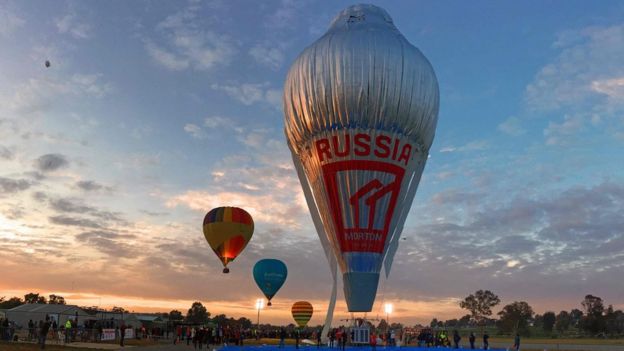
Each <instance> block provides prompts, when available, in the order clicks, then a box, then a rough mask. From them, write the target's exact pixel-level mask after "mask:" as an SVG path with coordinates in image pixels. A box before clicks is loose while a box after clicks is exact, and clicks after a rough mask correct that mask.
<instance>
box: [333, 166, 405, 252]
mask: <svg viewBox="0 0 624 351" xmlns="http://www.w3.org/2000/svg"><path fill="white" fill-rule="evenodd" d="M322 168H323V179H324V181H325V189H326V191H327V194H328V198H329V205H330V206H331V210H332V211H331V212H332V216H333V219H334V224H335V227H336V234H337V235H336V236H337V238H338V242H339V244H340V249H341V251H342V252H375V253H382V252H383V249H384V244H385V242H386V237H387V236H388V230H389V228H390V222H391V220H392V215H393V213H394V209H395V206H396V201H397V198H398V196H399V192H400V190H401V182H402V181H403V176H404V174H405V170H404V169H403V168H402V167H400V166H397V165H394V164H391V163H387V162H379V161H371V160H346V161H339V162H332V163H328V164H325V165H323V166H322ZM355 181H357V182H359V183H361V184H353V182H355ZM340 189H342V191H340Z"/></svg>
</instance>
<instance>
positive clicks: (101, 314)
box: [93, 311, 141, 328]
mask: <svg viewBox="0 0 624 351" xmlns="http://www.w3.org/2000/svg"><path fill="white" fill-rule="evenodd" d="M93 319H95V320H97V321H99V323H100V324H101V325H102V326H103V327H106V328H117V327H119V326H121V325H122V324H124V325H126V326H127V327H132V328H140V327H141V322H140V321H139V320H138V319H137V316H136V315H135V314H134V313H122V312H110V311H98V312H97V313H96V314H95V315H94V316H93Z"/></svg>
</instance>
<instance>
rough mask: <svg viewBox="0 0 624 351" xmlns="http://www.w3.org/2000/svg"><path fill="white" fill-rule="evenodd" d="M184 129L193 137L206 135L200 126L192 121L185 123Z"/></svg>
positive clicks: (197, 137)
mask: <svg viewBox="0 0 624 351" xmlns="http://www.w3.org/2000/svg"><path fill="white" fill-rule="evenodd" d="M184 131H185V132H187V133H188V134H190V135H191V136H192V137H193V138H195V139H203V138H205V137H206V134H204V132H203V131H202V129H201V127H199V126H198V125H196V124H193V123H187V124H186V125H184Z"/></svg>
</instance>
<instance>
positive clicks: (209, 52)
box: [145, 3, 236, 71]
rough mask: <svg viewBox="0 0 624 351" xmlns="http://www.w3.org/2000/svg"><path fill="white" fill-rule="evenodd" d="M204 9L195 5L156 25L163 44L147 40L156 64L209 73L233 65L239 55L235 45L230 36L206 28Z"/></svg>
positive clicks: (146, 42) (176, 69)
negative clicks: (235, 55)
mask: <svg viewBox="0 0 624 351" xmlns="http://www.w3.org/2000/svg"><path fill="white" fill-rule="evenodd" d="M200 10H201V4H199V3H191V4H190V5H189V6H187V7H186V8H185V9H183V10H181V11H179V12H177V13H175V14H172V15H170V16H167V17H166V18H165V19H164V20H163V21H161V22H160V23H159V24H158V25H157V26H156V32H157V33H158V34H159V35H160V38H159V42H160V44H158V43H157V42H156V41H155V40H152V39H148V40H146V41H145V49H146V50H147V52H148V54H149V55H150V56H151V57H152V59H153V60H154V61H155V62H156V63H158V64H160V65H162V66H164V67H165V68H167V69H169V70H173V71H180V70H185V69H189V68H192V69H195V70H199V71H205V70H208V69H211V68H213V67H215V66H218V65H227V64H229V62H230V61H231V58H232V57H233V55H234V54H235V53H236V48H235V46H234V44H233V43H232V42H231V40H230V39H229V37H228V36H227V35H225V34H223V33H217V32H215V31H212V30H208V29H205V28H203V26H202V25H201V23H202V19H203V17H204V16H203V14H202V15H200V14H199V12H200Z"/></svg>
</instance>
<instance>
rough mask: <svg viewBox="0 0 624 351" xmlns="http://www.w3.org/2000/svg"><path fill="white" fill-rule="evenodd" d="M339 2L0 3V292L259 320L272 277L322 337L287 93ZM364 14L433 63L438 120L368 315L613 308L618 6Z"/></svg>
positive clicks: (271, 316) (622, 177)
mask: <svg viewBox="0 0 624 351" xmlns="http://www.w3.org/2000/svg"><path fill="white" fill-rule="evenodd" d="M352 3H354V2H350V1H332V2H329V1H323V2H312V1H288V0H283V1H262V2H257V3H256V2H249V1H210V2H196V1H188V2H183V1H177V2H164V1H151V2H150V1H132V2H128V1H109V2H96V1H65V2H62V1H59V2H44V1H7V0H3V1H0V272H2V274H1V276H2V278H1V279H0V296H7V297H10V296H14V295H18V296H22V295H23V294H25V293H28V292H31V291H32V292H40V293H42V294H45V295H48V294H51V293H56V294H60V295H63V296H65V297H66V299H67V301H68V303H73V304H79V305H96V306H101V307H111V306H114V305H116V306H124V307H126V308H127V309H129V310H135V311H170V310H172V309H174V308H175V309H179V310H182V311H185V310H186V309H188V308H189V307H190V305H191V303H192V302H193V301H202V302H203V303H204V304H205V305H206V306H207V308H208V310H209V312H211V313H212V314H213V315H214V314H219V313H226V314H228V315H232V316H235V317H243V316H244V317H247V318H250V319H252V320H255V317H256V311H255V310H254V302H255V300H256V299H257V298H260V297H261V294H260V291H259V289H257V287H256V286H255V284H254V282H253V279H252V278H251V269H252V267H253V264H254V263H255V262H256V261H257V260H259V259H261V258H278V259H281V260H283V261H284V262H285V263H286V264H287V265H288V267H289V276H288V280H287V282H286V284H285V285H284V287H283V288H282V289H281V290H280V292H279V293H278V295H277V297H276V298H275V299H274V306H273V307H272V308H270V309H265V310H264V311H262V314H261V319H262V321H266V322H273V323H288V322H291V317H290V306H291V304H292V303H293V302H294V301H298V300H308V301H311V302H312V303H313V305H314V307H315V310H316V312H315V314H314V316H313V318H312V321H311V323H312V324H315V323H319V324H320V323H321V322H322V320H323V318H324V314H325V313H324V310H325V309H326V307H327V303H328V299H329V295H330V291H331V274H330V271H329V268H328V265H327V261H326V259H325V256H324V253H323V250H322V248H321V245H320V242H319V240H318V237H317V235H316V232H315V231H314V227H313V224H312V221H311V218H310V215H309V212H308V209H307V206H306V203H305V200H304V197H303V193H302V191H301V187H300V184H299V180H298V178H297V176H296V172H295V169H294V167H293V164H292V160H291V158H290V153H289V151H288V148H287V146H286V141H285V137H284V132H283V126H284V124H283V112H282V106H281V104H282V87H283V82H284V79H285V76H286V73H287V71H288V69H289V67H290V65H291V63H292V62H293V61H294V59H295V58H296V57H297V55H298V54H299V53H300V52H301V51H302V50H303V49H304V48H305V47H306V46H308V45H310V44H312V43H313V42H314V41H315V40H316V39H318V38H319V37H320V36H321V35H322V34H323V33H324V32H325V31H326V29H327V28H328V26H329V23H330V21H331V19H332V18H333V17H334V16H335V15H336V14H337V13H338V12H339V11H340V10H342V9H343V8H345V7H347V6H349V5H351V4H352ZM378 5H380V6H382V7H383V8H384V9H386V10H387V12H388V13H389V14H390V16H392V18H393V20H394V23H395V24H396V26H397V27H398V29H399V30H400V31H401V32H402V33H403V35H404V36H405V37H406V38H407V39H408V40H409V41H410V42H411V43H412V44H413V45H415V46H416V47H418V48H419V49H420V50H421V51H422V52H423V54H424V55H425V56H426V57H427V58H428V59H429V61H430V62H431V64H432V65H433V67H434V70H435V72H436V75H437V77H438V81H439V85H440V114H439V122H438V126H437V130H436V137H435V140H434V143H433V146H432V148H431V150H430V158H429V160H428V162H427V166H426V168H425V171H424V173H423V177H422V180H421V183H420V187H419V189H418V193H417V195H416V198H415V200H414V203H413V206H412V209H411V212H410V214H409V216H408V219H407V222H406V226H405V230H404V236H405V238H406V239H405V240H402V241H401V246H400V248H399V250H398V253H397V256H396V258H395V261H394V265H393V269H392V273H391V275H390V277H389V278H388V279H387V280H386V279H382V281H381V282H380V286H379V291H378V294H377V299H376V304H375V306H374V308H373V311H372V312H371V313H370V314H369V316H371V315H372V316H377V315H380V314H381V315H382V316H383V311H382V305H383V304H384V303H387V302H390V303H393V304H394V312H393V314H392V316H390V319H391V321H400V322H404V323H408V324H414V323H428V322H429V321H430V320H431V318H433V317H437V318H438V319H450V318H459V317H461V316H463V315H464V314H465V311H462V310H461V309H460V308H459V306H458V302H459V300H461V299H462V298H463V297H465V296H467V295H468V294H470V293H473V292H474V291H476V290H478V289H489V290H492V291H493V292H495V293H496V294H498V295H499V296H500V298H501V300H502V304H501V306H502V305H505V304H507V303H511V302H513V301H527V302H528V303H529V304H530V305H531V306H533V308H534V309H535V310H536V311H537V312H539V313H543V312H544V311H547V310H553V311H555V312H557V311H559V310H570V309H572V308H580V302H581V300H582V299H583V297H584V296H585V295H586V294H593V295H597V296H600V297H602V298H603V299H604V300H605V303H606V304H613V305H614V306H615V307H618V308H624V284H623V283H622V282H623V281H624V229H623V228H624V216H622V213H624V152H623V150H624V64H623V62H624V61H623V59H622V58H623V57H624V20H622V19H623V18H624V4H623V3H622V2H619V1H600V2H592V3H589V2H587V1H523V2H494V1H471V2H460V1H435V2H434V1H393V2H387V3H378ZM46 60H49V61H50V63H51V66H50V67H49V68H46V67H45V65H44V62H45V61H46ZM225 205H230V206H240V207H243V208H245V209H247V210H248V211H249V212H250V213H251V215H252V216H253V217H254V220H255V224H256V229H255V234H254V237H253V239H252V240H251V242H250V244H249V246H248V247H247V248H246V250H245V251H244V252H243V254H242V255H241V256H240V257H239V258H238V259H237V260H236V261H235V262H234V263H232V264H231V265H230V269H231V273H230V274H228V275H223V274H222V273H221V269H222V268H221V265H220V262H219V261H218V259H217V258H216V256H215V255H214V253H213V252H212V251H211V250H210V249H209V247H208V245H207V243H206V242H205V239H204V237H203V234H202V226H201V224H202V220H203V216H204V214H205V213H206V212H207V211H208V210H210V209H212V208H214V207H218V206H225ZM340 290H342V289H340V288H339V291H340ZM347 316H348V313H347V312H346V305H345V303H344V299H343V296H342V293H341V292H340V293H339V296H338V304H337V310H336V317H335V321H338V320H339V319H341V318H345V317H347Z"/></svg>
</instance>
